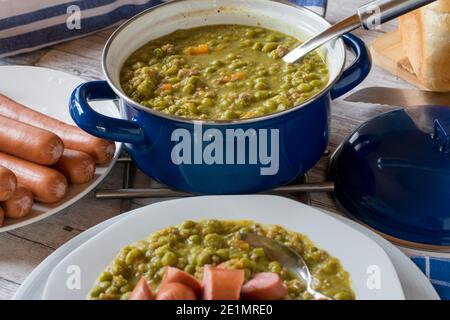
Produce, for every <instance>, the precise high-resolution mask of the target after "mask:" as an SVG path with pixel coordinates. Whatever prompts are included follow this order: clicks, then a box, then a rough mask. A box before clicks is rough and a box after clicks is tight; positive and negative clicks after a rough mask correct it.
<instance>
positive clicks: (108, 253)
mask: <svg viewBox="0 0 450 320" xmlns="http://www.w3.org/2000/svg"><path fill="white" fill-rule="evenodd" d="M200 219H221V220H227V219H231V220H240V219H244V220H245V219H249V220H254V221H257V222H259V223H262V224H279V225H282V226H284V227H285V228H287V229H289V230H293V231H297V232H300V233H304V234H306V235H307V236H308V237H309V238H310V239H311V240H312V241H313V242H314V243H315V244H316V245H317V246H318V247H320V248H322V249H325V250H326V251H328V252H329V253H330V254H331V255H333V256H335V257H337V258H338V259H339V260H340V261H341V263H342V264H343V267H344V269H346V270H347V271H348V272H349V273H350V277H351V280H352V287H353V289H354V291H355V293H356V297H357V299H363V300H365V299H368V300H373V299H404V294H403V290H402V287H401V285H400V281H399V278H398V276H397V273H396V271H395V269H394V267H393V265H392V263H391V261H390V259H389V257H388V256H387V255H386V253H385V252H384V251H383V249H381V248H380V247H379V246H378V245H377V244H376V243H375V242H373V241H372V240H370V239H369V238H367V237H366V236H364V235H363V234H361V233H360V232H358V231H356V230H354V229H352V228H351V227H349V226H347V225H346V224H344V223H342V222H340V221H339V220H337V219H335V218H333V217H330V216H328V215H327V214H325V213H323V212H321V211H319V210H317V209H314V208H312V207H309V206H306V205H304V204H301V203H299V202H296V201H293V200H289V199H287V198H283V197H275V196H266V195H245V196H204V197H193V198H187V199H178V200H172V201H165V202H160V203H156V204H152V205H150V206H147V207H143V208H139V209H136V210H133V212H132V213H130V214H129V215H127V216H126V217H124V218H123V219H120V220H119V221H118V222H117V223H115V224H113V225H111V226H110V227H108V228H106V229H105V230H103V231H102V232H100V233H99V234H97V235H96V236H95V237H93V238H91V239H90V240H88V241H87V242H85V243H83V244H82V245H81V246H80V247H78V248H77V249H75V250H74V251H73V252H72V253H70V254H69V255H68V256H66V257H65V258H64V259H63V260H62V261H61V262H60V263H59V264H58V265H57V266H56V267H55V269H54V270H53V272H52V273H51V274H50V276H49V278H48V282H47V285H46V287H45V290H44V294H43V298H44V299H63V300H77V299H78V300H80V299H85V298H86V296H87V294H88V292H89V290H90V289H91V287H92V286H93V284H94V282H95V279H96V278H97V277H98V275H99V274H100V273H101V271H102V270H103V269H104V268H105V267H106V266H107V265H108V263H109V262H110V261H111V260H113V259H114V257H115V256H116V255H117V253H118V252H119V250H120V249H121V248H122V247H124V246H126V245H127V244H130V243H132V242H134V241H136V240H139V239H143V238H145V237H146V236H148V235H149V234H150V233H152V232H155V231H157V230H160V229H162V228H165V227H168V226H172V225H176V224H178V223H181V222H182V221H184V220H200ZM73 270H78V271H80V274H79V276H80V278H79V279H78V280H80V284H81V285H80V287H79V288H73V287H70V289H69V288H68V287H67V283H68V280H69V282H70V279H69V278H71V277H72V276H73V273H72V271H73ZM373 270H376V272H379V274H378V275H379V278H378V279H379V280H380V286H379V287H377V288H373V287H371V286H368V285H367V283H368V281H369V282H370V277H371V274H370V273H371V272H372V271H373ZM77 275H78V274H77ZM77 275H76V276H77Z"/></svg>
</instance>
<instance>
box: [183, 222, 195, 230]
mask: <svg viewBox="0 0 450 320" xmlns="http://www.w3.org/2000/svg"><path fill="white" fill-rule="evenodd" d="M193 227H195V222H194V221H192V220H187V221H185V222H183V223H182V224H181V228H182V229H191V228H193Z"/></svg>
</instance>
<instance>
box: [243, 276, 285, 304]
mask: <svg viewBox="0 0 450 320" xmlns="http://www.w3.org/2000/svg"><path fill="white" fill-rule="evenodd" d="M287 294H288V289H287V287H286V285H285V284H284V283H283V280H282V279H281V277H280V276H279V275H278V274H277V273H273V272H261V273H257V274H255V275H254V276H253V277H252V278H251V279H250V280H249V281H247V283H245V284H244V286H243V287H242V290H241V295H242V297H243V298H245V299H249V300H281V299H284V298H285V297H286V296H287Z"/></svg>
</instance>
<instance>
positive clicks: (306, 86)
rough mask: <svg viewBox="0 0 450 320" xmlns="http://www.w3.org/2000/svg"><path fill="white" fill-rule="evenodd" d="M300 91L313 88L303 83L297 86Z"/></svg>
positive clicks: (307, 90)
mask: <svg viewBox="0 0 450 320" xmlns="http://www.w3.org/2000/svg"><path fill="white" fill-rule="evenodd" d="M297 89H298V90H299V91H300V92H309V91H311V90H312V87H311V86H310V85H309V84H307V83H302V84H301V85H299V86H298V88H297Z"/></svg>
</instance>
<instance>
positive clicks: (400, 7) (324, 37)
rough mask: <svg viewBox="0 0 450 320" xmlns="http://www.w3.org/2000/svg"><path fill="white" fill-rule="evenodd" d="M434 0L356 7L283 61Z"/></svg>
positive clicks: (384, 0)
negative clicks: (355, 10) (344, 17)
mask: <svg viewBox="0 0 450 320" xmlns="http://www.w3.org/2000/svg"><path fill="white" fill-rule="evenodd" d="M434 1H436V0H376V1H372V2H370V3H368V4H366V5H364V6H362V7H360V8H359V9H358V12H357V14H355V15H353V16H350V17H348V18H346V19H344V20H342V21H340V22H338V23H336V24H335V25H333V26H331V27H330V28H328V29H327V30H325V31H324V32H322V33H320V34H319V35H317V36H315V37H313V38H312V39H310V40H308V41H306V42H305V43H303V44H302V45H300V46H298V47H297V48H295V49H294V50H292V51H291V52H289V53H288V54H286V55H285V56H284V57H283V61H284V62H287V63H293V62H295V61H297V60H299V59H300V58H302V57H303V56H305V55H307V54H308V53H310V52H311V51H313V50H315V49H317V48H319V47H321V46H322V45H323V44H325V43H326V42H328V41H330V40H333V39H336V38H338V37H340V36H342V35H344V34H346V33H347V32H350V31H353V30H355V29H358V28H360V27H361V26H362V27H364V28H366V29H374V28H376V27H377V26H379V25H380V24H382V23H385V22H388V21H390V20H392V19H394V18H397V17H399V16H401V15H403V14H405V13H408V12H410V11H413V10H415V9H417V8H420V7H422V6H425V5H427V4H430V3H432V2H434Z"/></svg>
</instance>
